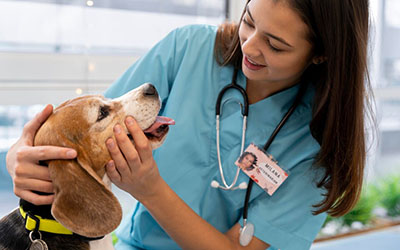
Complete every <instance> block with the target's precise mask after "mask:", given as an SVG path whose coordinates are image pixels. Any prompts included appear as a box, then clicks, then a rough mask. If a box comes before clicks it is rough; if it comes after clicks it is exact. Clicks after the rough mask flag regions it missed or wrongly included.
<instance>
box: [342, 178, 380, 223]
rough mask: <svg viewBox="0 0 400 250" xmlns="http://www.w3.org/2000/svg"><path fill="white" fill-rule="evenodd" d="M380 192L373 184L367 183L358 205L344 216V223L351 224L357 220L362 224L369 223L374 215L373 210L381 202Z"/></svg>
mask: <svg viewBox="0 0 400 250" xmlns="http://www.w3.org/2000/svg"><path fill="white" fill-rule="evenodd" d="M379 200H380V197H379V193H378V192H377V189H376V187H375V186H373V185H372V184H369V185H367V186H366V187H365V188H364V189H363V191H362V193H361V196H360V200H359V201H358V202H357V205H356V206H355V207H354V208H353V209H352V210H351V211H350V212H349V213H347V214H346V215H344V216H343V217H342V219H343V224H344V225H348V226H351V224H352V223H353V222H355V221H358V222H361V223H362V224H364V225H366V224H368V223H369V222H370V221H371V219H372V218H373V217H374V215H373V213H372V211H373V210H374V208H375V207H376V205H377V204H379Z"/></svg>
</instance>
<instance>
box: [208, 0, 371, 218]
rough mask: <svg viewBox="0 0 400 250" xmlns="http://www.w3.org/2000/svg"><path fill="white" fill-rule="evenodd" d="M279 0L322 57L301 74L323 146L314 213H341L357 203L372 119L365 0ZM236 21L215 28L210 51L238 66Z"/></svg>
mask: <svg viewBox="0 0 400 250" xmlns="http://www.w3.org/2000/svg"><path fill="white" fill-rule="evenodd" d="M274 1H276V2H277V1H279V0H274ZM281 1H282V0H281ZM283 1H284V2H285V3H288V4H289V6H290V7H291V8H292V9H293V10H295V11H296V13H298V14H299V16H300V17H301V18H302V20H303V21H304V23H305V24H306V25H307V26H308V28H309V32H308V39H309V41H310V43H311V44H312V45H313V54H314V56H320V57H324V58H326V60H325V61H324V62H323V63H322V64H319V65H315V64H311V65H310V66H309V67H308V68H307V69H306V70H305V72H304V74H303V76H302V78H303V80H307V81H310V82H312V84H313V85H314V86H315V90H316V93H315V97H314V106H313V116H312V120H311V123H310V130H311V133H312V135H313V137H314V138H315V139H316V140H317V141H318V142H319V144H320V145H321V149H320V152H319V154H318V155H317V157H316V160H315V162H314V165H315V166H319V167H323V168H325V175H324V177H323V178H322V180H320V181H319V182H318V183H317V186H318V187H323V188H325V189H326V193H325V194H324V199H323V200H322V201H321V202H320V203H318V204H315V205H314V207H315V208H317V210H316V211H314V212H313V213H314V214H319V213H322V212H328V213H329V214H330V215H332V216H342V215H344V214H346V213H347V212H349V211H350V210H351V209H352V208H353V207H354V206H355V204H356V203H357V201H358V199H359V196H360V193H361V188H362V183H363V177H364V176H363V175H364V166H365V162H366V159H365V158H366V134H365V121H364V119H365V115H369V117H370V118H371V120H372V121H373V117H372V112H370V111H371V110H372V109H371V106H370V101H371V100H372V99H371V100H369V99H368V98H367V97H368V96H370V97H371V98H372V95H370V94H371V92H370V90H371V88H370V82H369V76H368V69H367V46H368V35H369V34H368V31H369V10H368V8H369V3H368V0H340V1H338V0H324V1H318V0H283ZM249 2H250V0H248V1H247V4H248V3H249ZM244 13H245V10H244V11H243V14H242V18H243V15H244ZM239 25H240V24H239ZM239 25H237V24H233V23H225V24H222V25H221V26H220V27H219V29H218V32H217V37H216V42H215V48H214V52H215V57H216V60H217V62H218V63H219V64H220V65H223V66H224V65H234V66H235V67H239V68H240V65H241V60H242V51H241V48H240V41H239V35H238V31H239Z"/></svg>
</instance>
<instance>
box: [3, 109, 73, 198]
mask: <svg viewBox="0 0 400 250" xmlns="http://www.w3.org/2000/svg"><path fill="white" fill-rule="evenodd" d="M52 113H53V106H51V105H47V106H46V107H45V108H44V109H43V110H42V112H40V113H39V114H37V115H36V116H35V117H34V118H33V119H32V120H31V121H29V122H28V123H27V124H26V125H25V126H24V130H23V132H22V135H21V137H20V138H19V139H18V141H17V142H16V143H15V144H14V145H12V146H11V148H10V150H9V151H8V153H7V156H6V164H7V170H8V172H9V173H10V175H11V178H12V180H13V184H14V193H15V194H16V195H17V196H18V197H20V198H21V199H24V200H26V201H28V202H31V203H33V204H35V205H45V204H51V203H52V202H53V199H54V194H53V184H52V182H51V179H50V174H49V170H48V168H47V167H45V166H41V165H39V161H43V160H51V159H73V158H75V157H76V155H77V153H76V151H75V150H73V149H70V148H63V147H55V146H33V140H34V138H35V134H36V132H37V131H38V129H39V128H40V126H41V125H42V124H43V123H44V122H45V121H46V120H47V118H48V117H49V116H50V115H51V114H52ZM33 191H38V192H44V193H50V194H49V195H39V194H37V193H35V192H33Z"/></svg>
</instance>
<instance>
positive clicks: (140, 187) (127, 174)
mask: <svg viewBox="0 0 400 250" xmlns="http://www.w3.org/2000/svg"><path fill="white" fill-rule="evenodd" d="M125 124H126V127H127V129H128V131H129V133H130V134H131V135H132V137H133V141H134V144H132V142H131V141H130V139H129V138H128V136H127V135H126V134H125V133H124V129H123V128H122V126H121V125H119V124H117V125H115V127H114V135H115V139H116V141H115V140H114V139H113V138H109V139H107V141H106V145H107V148H108V151H109V152H110V155H111V158H112V159H113V160H111V161H110V162H109V163H108V164H107V166H106V171H107V175H108V177H109V178H110V179H111V181H112V182H113V183H114V184H115V185H117V186H118V187H119V188H121V189H123V190H125V191H126V192H128V193H130V194H131V195H132V196H133V197H134V198H136V199H137V200H139V201H142V200H143V199H148V198H151V197H152V196H154V195H155V194H156V192H157V184H158V183H161V182H162V178H161V176H160V174H159V172H158V167H157V164H156V163H155V161H154V158H153V153H152V148H151V146H150V142H149V140H148V139H147V137H146V136H145V135H144V133H143V131H142V129H141V128H140V127H139V126H138V124H137V122H136V121H135V120H134V119H133V118H132V117H127V118H126V120H125Z"/></svg>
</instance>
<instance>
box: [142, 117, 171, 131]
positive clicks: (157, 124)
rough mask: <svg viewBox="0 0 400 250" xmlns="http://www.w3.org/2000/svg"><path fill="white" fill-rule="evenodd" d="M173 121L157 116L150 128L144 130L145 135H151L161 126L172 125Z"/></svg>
mask: <svg viewBox="0 0 400 250" xmlns="http://www.w3.org/2000/svg"><path fill="white" fill-rule="evenodd" d="M174 124H175V121H174V120H172V119H171V118H168V117H165V116H157V118H156V121H155V122H154V123H153V125H151V127H150V128H148V129H146V130H145V131H144V132H145V133H151V132H153V131H155V130H156V129H158V128H159V127H160V126H161V125H174Z"/></svg>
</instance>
